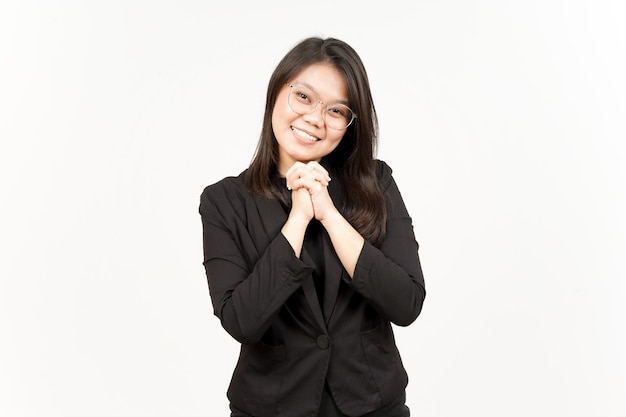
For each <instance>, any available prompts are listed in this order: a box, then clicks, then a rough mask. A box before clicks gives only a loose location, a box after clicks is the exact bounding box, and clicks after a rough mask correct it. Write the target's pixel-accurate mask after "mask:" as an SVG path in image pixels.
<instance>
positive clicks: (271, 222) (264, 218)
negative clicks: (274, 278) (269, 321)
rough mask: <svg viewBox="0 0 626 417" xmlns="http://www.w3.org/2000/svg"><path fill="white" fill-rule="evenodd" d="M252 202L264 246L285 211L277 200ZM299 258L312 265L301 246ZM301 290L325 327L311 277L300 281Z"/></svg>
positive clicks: (317, 318)
mask: <svg viewBox="0 0 626 417" xmlns="http://www.w3.org/2000/svg"><path fill="white" fill-rule="evenodd" d="M254 203H255V204H256V206H257V210H258V212H259V216H260V218H261V223H262V226H263V229H264V233H265V235H266V239H267V243H266V245H265V246H267V245H268V244H269V242H271V241H272V239H274V238H275V237H276V236H277V235H278V233H280V229H282V227H283V225H284V224H285V222H286V221H287V217H288V215H287V213H285V210H284V209H283V206H282V205H281V204H280V202H278V201H277V200H270V199H267V198H262V197H256V196H255V197H254ZM300 259H301V260H302V262H304V263H306V264H307V265H314V263H313V259H312V258H311V256H310V255H309V253H308V252H307V251H306V249H304V247H303V248H302V251H301V252H300ZM302 290H303V291H304V295H305V297H306V300H307V302H308V304H309V307H310V308H311V311H312V313H313V316H314V317H315V320H317V322H318V324H319V325H320V327H321V328H322V329H323V328H325V327H326V324H325V322H324V316H323V315H322V309H321V307H320V302H319V300H318V298H317V291H316V290H315V283H314V282H313V277H312V276H311V277H309V278H306V279H305V280H304V281H303V282H302Z"/></svg>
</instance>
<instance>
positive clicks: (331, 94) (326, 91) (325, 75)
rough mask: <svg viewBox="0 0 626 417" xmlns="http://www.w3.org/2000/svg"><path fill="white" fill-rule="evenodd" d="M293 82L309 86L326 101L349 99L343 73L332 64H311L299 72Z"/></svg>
mask: <svg viewBox="0 0 626 417" xmlns="http://www.w3.org/2000/svg"><path fill="white" fill-rule="evenodd" d="M291 82H292V83H298V84H303V85H305V86H307V87H309V88H310V89H312V90H313V91H314V92H315V93H317V94H318V95H319V96H320V98H322V99H323V100H324V101H347V100H348V87H347V86H346V81H345V79H344V77H343V74H342V73H341V72H340V71H339V70H338V69H337V68H336V67H335V66H333V65H332V64H328V63H316V64H312V65H309V66H308V67H305V68H303V69H302V70H301V71H300V72H298V73H297V74H296V75H295V76H294V77H293V79H292V80H291Z"/></svg>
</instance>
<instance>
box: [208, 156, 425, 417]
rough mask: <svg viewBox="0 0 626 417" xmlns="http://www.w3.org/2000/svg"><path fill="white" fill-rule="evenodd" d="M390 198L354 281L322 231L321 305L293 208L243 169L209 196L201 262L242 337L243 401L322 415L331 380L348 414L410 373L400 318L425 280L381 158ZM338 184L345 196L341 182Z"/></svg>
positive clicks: (374, 402)
mask: <svg viewBox="0 0 626 417" xmlns="http://www.w3.org/2000/svg"><path fill="white" fill-rule="evenodd" d="M377 164H378V165H377V172H378V178H379V180H380V182H381V184H382V187H383V189H384V190H385V198H386V200H387V204H388V219H387V233H386V237H385V240H384V242H383V244H382V245H381V247H380V248H376V247H374V246H372V245H371V244H369V243H367V242H366V243H365V245H364V247H363V249H362V252H361V254H360V256H359V259H358V262H357V266H356V270H355V273H354V277H353V279H350V277H349V276H348V275H347V273H346V272H345V270H344V269H343V267H342V265H341V263H340V261H339V259H338V257H337V255H336V254H335V251H334V249H333V246H332V244H331V242H330V239H329V237H328V235H327V233H326V232H325V230H324V231H323V253H324V260H325V271H324V272H325V274H324V276H325V284H324V295H323V306H324V311H322V308H321V307H320V302H319V298H318V295H317V293H316V289H315V285H314V282H313V278H312V271H313V265H314V264H313V260H312V259H311V257H310V255H309V254H308V253H307V251H306V249H304V248H303V250H302V253H301V257H300V259H299V258H297V257H296V256H295V255H294V252H293V249H292V248H291V246H290V245H289V243H288V242H287V240H286V238H285V237H284V236H283V235H282V233H281V232H280V230H281V228H282V226H283V224H284V223H285V221H286V220H287V213H286V212H285V210H284V209H283V207H282V206H281V204H280V203H279V202H278V201H276V200H268V199H264V198H260V197H257V196H253V195H251V194H250V193H249V192H248V190H247V188H246V185H245V180H244V175H245V171H244V172H242V173H241V174H240V175H239V176H238V177H228V178H225V179H223V180H222V181H220V182H218V183H216V184H213V185H211V186H208V187H207V188H205V189H204V191H203V193H202V195H201V198H200V214H201V218H202V223H203V235H204V236H203V243H204V266H205V269H206V274H207V278H208V283H209V290H210V295H211V299H212V302H213V308H214V312H215V315H216V316H217V317H218V318H219V319H220V320H221V323H222V326H223V327H224V329H226V331H228V333H230V334H231V335H232V336H233V337H234V338H235V339H236V340H238V341H239V342H241V352H240V355H239V360H238V362H237V366H236V368H235V371H234V373H233V376H232V380H231V383H230V386H229V389H228V398H229V400H230V401H231V403H232V404H233V405H234V406H235V407H236V408H238V409H240V410H242V411H245V412H246V413H248V414H251V415H254V416H258V417H300V416H316V415H317V414H316V413H317V409H318V407H319V403H320V398H321V394H322V389H323V387H324V383H325V381H327V382H328V386H329V388H330V391H331V392H332V395H333V397H334V399H335V401H336V403H337V406H338V407H339V408H340V409H341V410H342V412H343V413H345V414H347V415H349V416H360V415H363V414H366V413H368V412H370V411H373V410H376V409H378V408H380V407H382V406H383V405H385V404H387V403H389V402H390V401H392V400H393V399H394V398H396V397H397V396H399V395H401V394H402V392H403V391H404V389H405V387H406V385H407V382H408V379H407V374H406V371H405V369H404V367H403V365H402V361H401V359H400V355H399V353H398V350H397V348H396V344H395V340H394V336H393V331H392V327H391V323H394V324H396V325H400V326H406V325H409V324H410V323H412V322H413V321H414V320H415V319H416V318H417V316H418V315H419V313H420V311H421V308H422V304H423V302H424V297H425V294H426V292H425V289H424V278H423V275H422V269H421V266H420V261H419V256H418V245H417V242H416V241H415V237H414V233H413V226H412V222H411V218H410V217H409V214H408V213H407V210H406V207H405V205H404V202H403V200H402V197H401V195H400V192H399V191H398V188H397V186H396V183H395V181H394V180H393V177H392V175H391V169H390V168H389V167H388V166H387V164H385V163H384V162H382V161H377ZM328 189H329V193H330V195H331V197H332V199H333V201H334V202H335V204H336V205H337V206H339V204H338V202H339V201H341V199H342V198H343V192H342V191H341V189H340V185H339V184H337V183H336V182H333V181H331V182H330V184H329V187H328Z"/></svg>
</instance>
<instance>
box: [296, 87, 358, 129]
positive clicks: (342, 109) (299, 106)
mask: <svg viewBox="0 0 626 417" xmlns="http://www.w3.org/2000/svg"><path fill="white" fill-rule="evenodd" d="M287 85H288V86H289V88H290V89H291V91H289V96H288V98H287V103H289V108H291V110H293V111H294V112H296V113H298V114H309V113H313V112H314V111H315V110H316V109H317V106H318V104H322V105H324V106H325V107H324V109H323V110H322V115H323V117H324V122H325V123H326V126H328V127H329V128H331V129H334V130H343V129H346V128H347V127H348V126H350V125H351V124H352V122H353V121H354V119H356V114H354V112H353V111H352V110H351V109H350V107H348V106H345V105H343V104H340V103H337V104H332V105H329V104H326V103H324V102H323V101H320V99H319V97H318V96H317V94H315V93H314V92H313V91H311V89H310V88H308V87H306V86H304V85H302V84H287Z"/></svg>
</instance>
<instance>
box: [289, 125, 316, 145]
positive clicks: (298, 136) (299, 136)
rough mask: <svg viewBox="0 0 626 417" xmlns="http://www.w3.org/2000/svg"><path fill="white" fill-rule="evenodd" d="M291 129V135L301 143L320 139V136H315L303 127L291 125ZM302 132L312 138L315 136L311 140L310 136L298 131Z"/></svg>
mask: <svg viewBox="0 0 626 417" xmlns="http://www.w3.org/2000/svg"><path fill="white" fill-rule="evenodd" d="M291 131H292V132H293V135H294V136H295V137H296V138H297V139H298V140H299V141H300V142H303V143H316V142H319V141H320V140H322V139H321V138H319V137H317V136H315V135H314V134H312V133H311V132H309V131H307V130H304V129H300V128H297V127H295V126H291ZM299 132H301V133H303V134H304V135H306V136H310V137H312V138H315V140H311V139H310V138H307V137H305V136H302V135H300V133H299Z"/></svg>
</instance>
